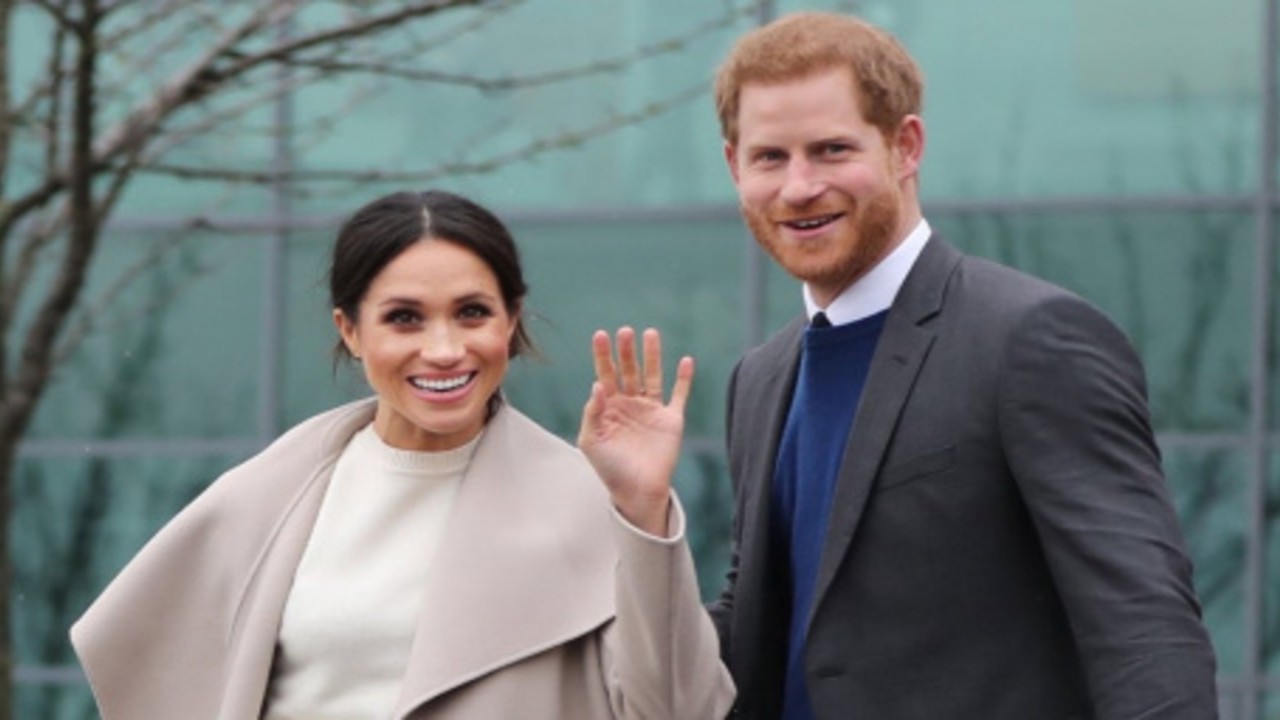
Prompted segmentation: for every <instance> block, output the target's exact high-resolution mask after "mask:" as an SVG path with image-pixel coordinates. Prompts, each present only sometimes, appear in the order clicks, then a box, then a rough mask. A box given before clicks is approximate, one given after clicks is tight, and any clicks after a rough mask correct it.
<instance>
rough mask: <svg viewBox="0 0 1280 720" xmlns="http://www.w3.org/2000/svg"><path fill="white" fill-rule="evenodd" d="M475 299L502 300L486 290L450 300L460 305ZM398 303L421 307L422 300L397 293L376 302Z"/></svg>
mask: <svg viewBox="0 0 1280 720" xmlns="http://www.w3.org/2000/svg"><path fill="white" fill-rule="evenodd" d="M477 300H483V301H486V302H493V303H500V302H502V300H501V299H500V298H498V297H495V296H494V295H492V294H490V293H487V292H484V291H476V292H471V293H467V294H465V295H461V296H459V297H456V298H454V299H453V300H452V301H451V302H452V303H453V304H454V305H461V304H464V303H469V302H475V301H477ZM398 305H399V306H402V305H408V306H411V307H421V306H422V301H420V300H418V299H417V298H412V297H402V296H398V295H397V296H392V297H389V298H387V299H386V300H383V301H382V302H380V303H378V307H389V306H398Z"/></svg>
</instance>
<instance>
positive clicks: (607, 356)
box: [591, 330, 618, 394]
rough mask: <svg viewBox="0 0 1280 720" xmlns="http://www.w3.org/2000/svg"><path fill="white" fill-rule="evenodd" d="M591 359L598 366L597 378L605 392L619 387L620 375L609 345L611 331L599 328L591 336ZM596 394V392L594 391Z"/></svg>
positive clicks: (610, 391)
mask: <svg viewBox="0 0 1280 720" xmlns="http://www.w3.org/2000/svg"><path fill="white" fill-rule="evenodd" d="M591 359H592V362H594V363H595V366H596V380H597V381H598V382H599V384H600V385H601V386H602V390H603V391H604V392H605V393H612V392H614V391H616V390H617V389H618V375H617V371H616V369H615V367H614V364H613V348H612V347H610V345H609V333H607V332H605V331H603V330H597V331H596V332H595V334H594V335H592V336H591ZM593 394H594V393H593Z"/></svg>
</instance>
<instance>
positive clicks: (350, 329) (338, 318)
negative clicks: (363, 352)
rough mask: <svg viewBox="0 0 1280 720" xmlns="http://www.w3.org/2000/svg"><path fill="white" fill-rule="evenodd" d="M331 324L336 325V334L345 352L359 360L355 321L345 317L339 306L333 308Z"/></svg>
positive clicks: (357, 329) (358, 332)
mask: <svg viewBox="0 0 1280 720" xmlns="http://www.w3.org/2000/svg"><path fill="white" fill-rule="evenodd" d="M333 324H334V325H335V326H337V328H338V335H339V336H340V337H341V338H342V344H343V345H345V346H346V348H347V352H349V353H351V357H353V358H355V359H356V360H359V359H360V331H359V328H357V327H356V323H355V321H353V320H352V319H351V318H349V317H347V314H346V313H345V312H343V311H342V309H341V308H334V309H333Z"/></svg>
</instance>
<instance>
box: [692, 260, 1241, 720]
mask: <svg viewBox="0 0 1280 720" xmlns="http://www.w3.org/2000/svg"><path fill="white" fill-rule="evenodd" d="M804 325H805V323H804V320H803V318H800V319H797V320H796V321H795V322H793V323H791V324H790V325H788V326H787V327H786V328H785V329H783V330H782V331H781V332H779V333H778V334H777V335H776V336H775V337H774V338H772V339H771V340H769V341H768V342H767V343H766V344H765V345H763V346H761V347H759V348H757V349H756V350H754V351H753V352H751V353H749V354H748V355H747V356H746V357H744V358H743V359H742V361H741V362H740V363H739V365H738V367H737V368H736V369H735V371H734V375H733V380H732V381H731V386H730V392H729V408H728V418H727V419H728V448H729V461H730V472H731V474H732V478H733V481H734V486H735V493H736V518H735V523H734V556H733V565H732V569H731V571H730V574H729V584H728V586H727V588H726V590H725V593H724V595H723V597H721V599H720V600H719V601H718V602H717V603H716V604H714V605H713V607H712V612H713V616H714V617H715V620H716V624H717V628H718V630H719V632H720V635H721V645H722V650H723V652H724V653H725V659H726V662H727V664H728V665H729V667H730V671H731V672H732V673H733V675H734V679H735V681H736V682H737V684H738V687H739V690H740V696H739V698H740V699H739V703H738V708H737V710H738V713H739V716H741V717H748V718H761V719H765V718H769V719H772V718H776V717H777V714H778V709H779V707H780V702H781V682H782V673H783V667H784V662H785V656H786V622H785V619H786V618H787V617H788V613H789V609H788V608H787V602H788V599H787V598H788V579H787V575H786V569H785V561H783V560H780V559H779V558H778V557H777V556H776V554H775V553H776V552H777V546H776V543H775V542H774V540H775V539H774V538H771V536H770V530H771V529H770V527H769V507H768V506H769V486H770V483H771V482H772V477H773V467H774V459H775V455H776V450H777V444H778V439H779V437H780V436H781V429H782V426H783V423H784V420H785V418H786V414H787V412H788V407H789V403H790V399H791V392H792V387H793V385H794V380H795V374H796V368H797V365H798V358H799V344H800V343H799V341H800V335H801V333H802V331H803V328H804ZM1145 392H1146V390H1145V381H1144V378H1143V375H1142V369H1141V364H1140V361H1139V359H1138V358H1137V356H1136V354H1135V353H1134V352H1133V350H1132V348H1131V347H1130V344H1129V343H1128V341H1127V340H1126V339H1125V337H1124V336H1123V335H1122V334H1121V333H1120V332H1119V331H1118V330H1117V329H1116V328H1115V327H1114V325H1112V323H1110V322H1109V321H1108V320H1107V319H1106V318H1105V317H1104V316H1103V315H1102V314H1101V313H1100V312H1098V311H1097V310H1095V309H1094V308H1093V307H1091V306H1090V305H1088V304H1087V303H1085V302H1084V301H1082V300H1081V299H1079V298H1078V297H1075V296H1073V295H1071V294H1069V293H1067V292H1066V291H1064V290H1062V289H1060V288H1057V287H1054V286H1052V285H1050V284H1048V283H1045V282H1042V281H1039V280H1036V279H1034V278H1031V277H1029V276H1027V275H1024V274H1021V273H1018V272H1016V271H1013V270H1010V269H1008V268H1004V267H1002V266H999V265H995V264H993V263H989V262H985V261H982V260H978V259H975V258H969V257H965V256H963V255H961V254H960V253H959V252H958V251H956V250H955V249H954V248H952V247H951V246H950V245H948V244H946V243H945V242H944V241H943V240H941V239H940V238H938V237H934V238H932V239H930V241H929V242H928V244H927V245H926V246H925V249H924V250H923V252H922V254H921V255H920V257H919V259H918V260H917V262H916V264H915V266H914V267H913V269H912V271H911V272H910V274H909V275H908V277H907V279H906V281H905V283H904V285H903V286H902V288H901V290H900V291H899V293H898V295H897V297H896V299H895V300H894V303H893V306H892V308H891V309H890V311H889V315H888V318H887V320H886V324H885V328H884V332H883V335H882V336H881V339H880V342H879V345H878V347H877V349H876V353H875V356H874V359H873V360H872V364H871V369H870V374H869V376H868V379H867V384H866V389H865V391H864V394H863V397H862V399H861V402H860V405H859V407H858V410H857V413H856V416H855V419H854V422H853V427H852V430H851V435H850V439H849V442H848V444H847V447H846V451H845V454H844V459H843V461H842V466H841V471H840V475H839V478H838V482H837V487H836V490H835V495H834V502H833V506H832V510H831V516H830V521H829V527H828V531H827V539H826V544H825V546H824V549H823V554H822V559H821V563H820V566H819V570H818V577H817V581H816V582H817V587H816V593H815V602H814V607H813V608H812V610H811V613H810V616H809V623H808V631H807V652H806V655H805V663H804V666H805V672H806V680H807V686H808V689H809V693H810V696H811V698H812V701H813V708H814V711H815V713H816V715H817V717H818V718H819V719H820V720H843V719H845V718H850V717H860V718H875V719H876V720H898V719H908V718H921V719H924V718H929V719H930V720H936V719H937V718H965V719H968V718H982V719H983V720H1000V719H1003V718H1007V719H1008V720H1028V719H1029V718H1033V719H1035V720H1042V719H1043V720H1050V719H1055V718H1062V719H1065V718H1108V719H1110V718H1143V719H1144V720H1153V719H1154V718H1178V719H1179V720H1183V719H1198V718H1212V717H1216V712H1217V710H1216V698H1215V687H1214V656H1213V651H1212V648H1211V646H1210V643H1209V639H1208V636H1207V633H1206V632H1205V630H1204V627H1203V625H1202V623H1201V620H1200V609H1199V605H1198V603H1197V600H1196V597H1195V595H1194V592H1193V589H1192V584H1191V565H1190V562H1189V560H1188V557H1187V553H1186V551H1185V550H1184V546H1183V541H1182V538H1181V534H1180V530H1179V528H1178V524H1177V520H1176V517H1175V515H1174V511H1173V508H1172V504H1171V502H1170V499H1169V496H1168V492H1167V489H1166V487H1165V483H1164V479H1163V476H1162V472H1161V467H1160V458H1159V453H1158V450H1157V448H1156V446H1155V442H1154V439H1153V435H1152V431H1151V428H1150V423H1149V419H1148V412H1147V406H1146V397H1145Z"/></svg>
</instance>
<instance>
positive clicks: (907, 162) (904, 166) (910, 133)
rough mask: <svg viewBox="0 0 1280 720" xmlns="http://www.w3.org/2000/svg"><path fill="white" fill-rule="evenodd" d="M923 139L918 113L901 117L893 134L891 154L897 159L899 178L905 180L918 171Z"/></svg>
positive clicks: (922, 125)
mask: <svg viewBox="0 0 1280 720" xmlns="http://www.w3.org/2000/svg"><path fill="white" fill-rule="evenodd" d="M924 141H925V136H924V120H923V119H921V117H920V116H919V115H907V116H906V117H904V118H902V122H900V123H898V130H897V132H896V133H894V136H893V156H894V159H895V160H896V161H897V170H898V179H899V180H907V179H910V178H913V177H915V176H917V175H918V174H919V173H920V161H921V160H923V159H924Z"/></svg>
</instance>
